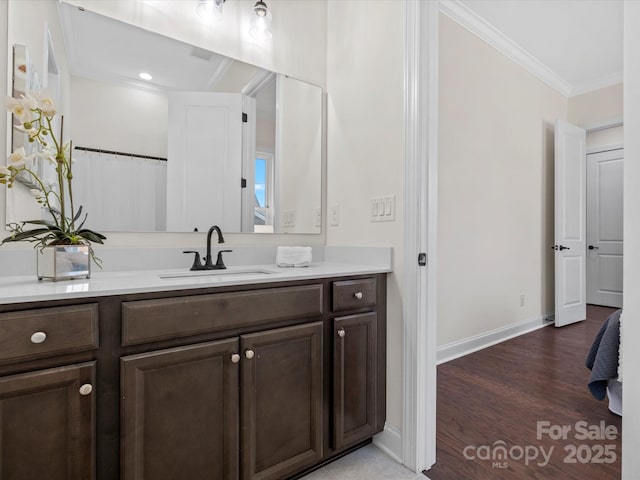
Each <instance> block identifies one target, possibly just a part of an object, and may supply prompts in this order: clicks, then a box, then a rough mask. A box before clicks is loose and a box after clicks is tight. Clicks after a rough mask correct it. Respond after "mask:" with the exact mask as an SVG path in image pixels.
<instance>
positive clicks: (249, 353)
mask: <svg viewBox="0 0 640 480" xmlns="http://www.w3.org/2000/svg"><path fill="white" fill-rule="evenodd" d="M244 356H245V357H247V358H248V359H249V360H251V359H252V358H253V357H254V356H255V352H254V351H253V350H247V351H245V352H244Z"/></svg>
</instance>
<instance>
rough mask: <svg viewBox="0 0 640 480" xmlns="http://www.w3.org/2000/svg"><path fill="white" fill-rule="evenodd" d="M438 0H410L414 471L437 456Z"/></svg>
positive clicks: (409, 348) (407, 451) (408, 263)
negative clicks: (423, 260) (421, 257)
mask: <svg viewBox="0 0 640 480" xmlns="http://www.w3.org/2000/svg"><path fill="white" fill-rule="evenodd" d="M439 3H440V2H439V1H438V0H434V1H430V2H423V1H421V0H405V22H406V24H405V25H406V29H405V30H406V37H405V39H406V53H405V68H404V70H405V85H404V89H405V96H404V97H405V98H404V103H405V198H404V199H405V218H404V237H405V239H404V265H403V266H404V270H405V273H404V286H405V288H404V294H405V295H404V297H405V298H404V301H403V305H404V308H403V323H404V359H403V372H404V378H403V386H404V389H403V392H404V405H403V429H402V463H403V464H404V465H406V466H407V467H409V468H410V469H412V470H413V471H415V472H421V471H423V470H428V469H429V468H431V466H433V465H434V464H435V460H436V347H437V343H436V325H437V310H436V281H437V278H436V259H437V253H436V238H437V230H436V228H437V213H438V203H437V202H438V190H437V187H438V24H439V7H440V5H439ZM421 252H424V253H426V254H427V266H426V267H423V266H419V265H418V254H419V253H421Z"/></svg>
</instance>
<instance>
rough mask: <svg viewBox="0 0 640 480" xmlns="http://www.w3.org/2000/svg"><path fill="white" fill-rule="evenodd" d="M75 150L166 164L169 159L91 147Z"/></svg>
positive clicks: (75, 148)
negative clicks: (158, 161) (157, 161)
mask: <svg viewBox="0 0 640 480" xmlns="http://www.w3.org/2000/svg"><path fill="white" fill-rule="evenodd" d="M73 149H74V150H82V151H83V152H95V153H108V154H111V155H122V156H123V157H134V158H145V159H147V160H160V161H162V162H166V161H167V159H166V158H164V157H154V156H151V155H140V154H138V153H126V152H116V151H113V150H103V149H101V148H90V147H77V146H74V147H73Z"/></svg>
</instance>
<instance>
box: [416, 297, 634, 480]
mask: <svg viewBox="0 0 640 480" xmlns="http://www.w3.org/2000/svg"><path fill="white" fill-rule="evenodd" d="M613 311H615V309H613V308H607V307H597V306H588V307H587V320H586V321H584V322H580V323H578V324H574V325H569V326H566V327H562V328H555V327H553V326H549V327H546V328H542V329H540V330H537V331H535V332H532V333H529V334H526V335H522V336H520V337H517V338H514V339H512V340H508V341H506V342H503V343H500V344H498V345H495V346H493V347H490V348H487V349H485V350H482V351H479V352H476V353H473V354H470V355H467V356H465V357H462V358H459V359H456V360H453V361H451V362H448V363H445V364H443V365H440V366H439V367H438V405H437V409H438V410H437V412H438V421H437V456H436V465H434V467H433V468H432V469H431V470H429V471H428V472H424V473H425V474H426V475H427V476H428V477H429V478H430V479H431V480H483V479H491V480H498V479H530V478H531V479H545V480H547V479H558V480H573V479H575V480H584V479H590V480H605V479H612V480H613V479H619V478H620V455H621V437H620V433H621V424H622V421H621V418H620V417H618V416H616V415H614V414H613V413H611V412H609V410H608V408H607V405H608V404H607V400H606V399H605V401H602V402H599V401H597V400H596V399H595V398H593V397H592V396H591V394H590V392H589V390H588V388H587V382H588V380H589V374H590V372H589V370H588V369H587V368H586V367H585V366H584V360H585V356H586V354H587V351H588V350H589V347H590V346H591V343H592V341H593V338H594V337H595V335H596V333H597V332H598V330H599V328H600V326H601V325H602V322H603V321H604V320H605V319H606V318H607V316H608V315H609V314H610V313H611V312H613ZM538 422H548V424H549V425H550V426H555V425H558V426H565V425H566V426H568V427H569V428H570V430H569V431H568V432H567V434H566V439H562V438H559V439H557V440H553V439H551V438H550V435H548V434H543V435H541V438H538V425H539V424H538ZM576 422H584V423H583V424H578V425H576ZM601 422H603V423H602V425H604V426H605V427H608V428H609V431H610V433H613V432H612V430H613V429H615V431H616V432H617V435H615V436H616V438H615V439H614V440H612V439H606V438H604V439H587V440H583V439H581V438H580V434H581V432H582V429H581V428H580V427H581V426H584V425H586V426H587V429H589V431H590V430H591V429H596V430H598V434H600V432H599V430H600V425H601ZM565 428H566V427H565ZM576 436H578V438H576ZM610 436H613V435H610ZM496 442H498V443H496ZM502 442H504V443H502ZM504 444H506V448H507V450H508V452H509V453H508V454H507V457H506V459H504V460H502V461H499V460H493V459H485V458H487V456H488V455H489V454H492V453H493V452H494V447H496V446H499V445H504ZM485 445H486V446H487V447H484V448H480V447H482V446H485ZM468 446H469V448H467V449H466V450H465V447H468ZM541 448H542V449H544V454H545V455H546V456H547V458H550V460H549V462H548V463H545V460H544V458H543V454H542V453H541V452H542V451H541ZM551 448H553V450H550V449H551ZM574 450H575V451H574ZM495 451H497V450H495ZM527 451H528V452H529V456H530V458H531V457H533V456H534V451H535V454H537V458H535V459H532V460H530V461H528V462H527V460H526V452H527ZM465 452H466V456H465ZM523 452H525V457H524V458H518V457H520V455H521V453H523ZM549 452H551V453H549ZM571 453H574V454H576V455H573V456H572V455H571ZM614 457H615V459H614ZM468 458H469V459H468ZM606 458H609V459H611V460H614V461H613V463H597V462H598V461H600V462H602V461H603V460H605V459H606ZM571 459H574V461H575V463H568V460H571ZM589 460H590V461H589ZM498 463H499V464H500V465H497V464H498ZM527 463H528V465H527Z"/></svg>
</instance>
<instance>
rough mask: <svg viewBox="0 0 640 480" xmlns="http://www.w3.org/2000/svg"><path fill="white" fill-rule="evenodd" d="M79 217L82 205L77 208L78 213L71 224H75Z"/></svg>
mask: <svg viewBox="0 0 640 480" xmlns="http://www.w3.org/2000/svg"><path fill="white" fill-rule="evenodd" d="M80 215H82V205H80V207H79V208H78V212H77V213H76V214H75V216H74V217H73V220H72V222H75V221H76V220H78V219H79V218H80Z"/></svg>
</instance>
